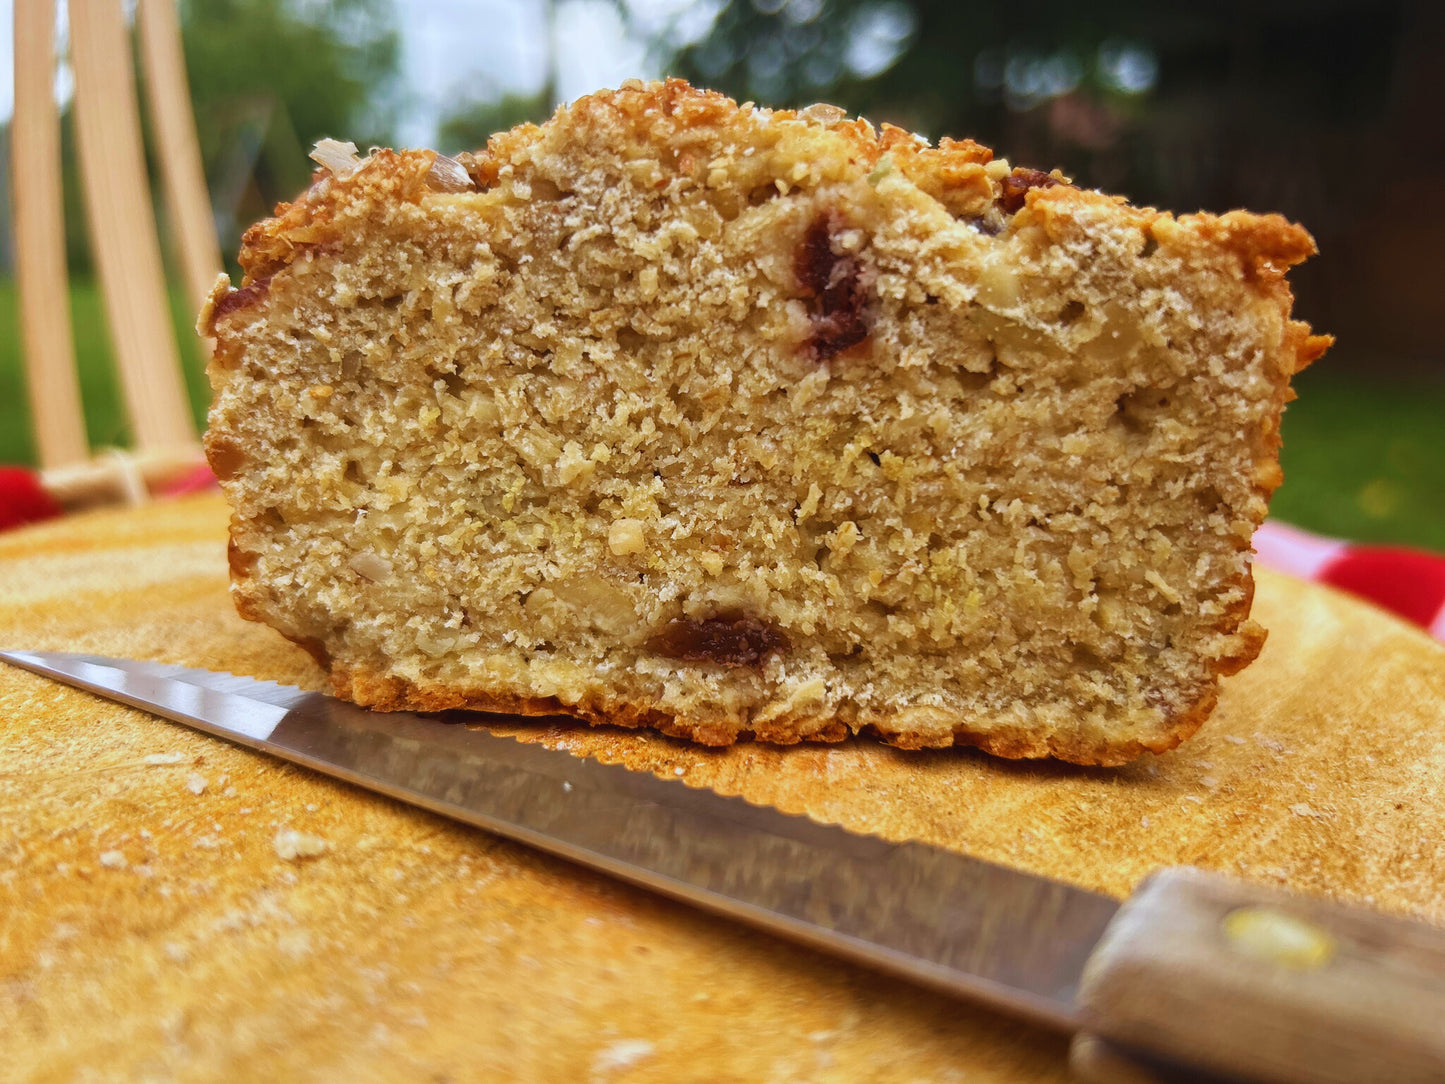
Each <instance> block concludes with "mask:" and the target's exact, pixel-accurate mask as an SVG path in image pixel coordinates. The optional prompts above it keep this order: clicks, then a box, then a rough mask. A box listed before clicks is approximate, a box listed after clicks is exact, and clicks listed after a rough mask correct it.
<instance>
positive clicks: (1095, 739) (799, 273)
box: [200, 80, 1328, 763]
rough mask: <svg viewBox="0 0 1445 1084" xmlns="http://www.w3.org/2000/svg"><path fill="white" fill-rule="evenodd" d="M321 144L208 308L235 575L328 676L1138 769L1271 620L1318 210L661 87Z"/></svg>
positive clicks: (1311, 351)
mask: <svg viewBox="0 0 1445 1084" xmlns="http://www.w3.org/2000/svg"><path fill="white" fill-rule="evenodd" d="M328 161H330V162H331V163H332V164H331V168H328V169H324V170H322V171H321V172H320V173H319V174H318V177H317V179H316V181H315V182H314V183H313V184H312V186H311V188H310V189H309V190H308V191H307V192H306V193H305V194H304V195H303V196H302V197H301V198H300V199H298V200H297V201H296V202H295V203H292V204H289V205H283V206H281V207H279V208H278V209H277V212H276V215H275V217H273V218H271V219H268V220H266V221H265V222H262V223H259V224H257V225H256V226H255V227H253V228H252V229H251V230H249V231H248V232H247V234H246V237H245V243H244V248H243V251H242V254H241V263H242V266H243V267H244V269H245V271H246V278H245V282H244V283H243V285H242V286H241V288H239V289H236V290H232V289H230V288H229V284H225V283H223V284H220V285H219V286H218V288H217V290H216V292H215V293H214V294H213V296H212V299H211V302H210V304H209V305H208V306H207V309H206V311H204V312H203V313H202V315H201V321H200V323H201V327H202V329H203V330H204V331H207V332H209V333H212V334H214V335H215V337H216V352H215V357H214V361H213V364H212V368H211V376H212V381H213V384H214V385H215V388H216V392H217V397H216V401H215V405H214V407H213V410H212V415H211V429H210V432H209V433H208V435H207V449H208V452H209V455H210V457H211V462H212V465H213V466H214V468H215V470H216V472H217V474H218V476H219V477H220V478H221V479H222V485H223V488H224V489H225V491H226V494H227V497H228V499H229V500H230V501H231V503H232V506H233V508H234V510H235V516H234V520H233V526H232V547H233V561H232V568H233V573H234V591H235V595H236V598H237V602H238V605H239V606H240V608H241V610H242V612H243V613H245V614H246V615H247V616H252V617H256V618H258V619H261V620H265V621H267V622H269V623H271V624H273V625H275V626H276V627H277V628H278V629H280V630H281V631H282V632H283V633H285V634H286V635H288V636H290V637H292V638H293V639H296V640H297V641H299V642H302V643H304V644H306V645H307V646H308V647H309V648H310V649H311V650H312V651H313V652H314V653H315V654H316V655H317V656H318V658H321V659H323V660H324V661H325V662H326V663H327V665H328V666H329V667H330V669H331V672H332V676H333V679H334V680H335V682H336V684H337V687H338V690H339V691H341V692H342V693H343V694H345V695H349V696H351V697H353V698H354V699H357V700H359V701H360V702H363V703H370V704H373V705H376V706H378V707H386V708H397V707H417V708H424V709H434V708H447V707H483V708H496V707H503V708H512V709H521V710H527V711H544V710H566V711H570V712H573V713H576V714H579V715H581V716H583V717H585V718H589V719H591V720H593V721H602V722H608V721H610V722H620V723H624V724H628V725H649V726H656V727H658V728H660V729H662V730H664V731H666V732H668V733H673V734H679V735H682V736H687V737H691V738H694V739H696V740H701V741H707V742H712V743H726V742H729V741H733V740H736V739H737V738H738V737H739V736H743V735H748V734H753V735H757V736H759V737H763V738H768V739H771V740H776V741H797V740H800V739H804V738H826V739H837V738H840V737H842V736H844V735H846V734H847V733H849V732H852V731H858V730H862V729H870V730H873V731H875V732H877V733H879V734H881V735H882V736H883V737H885V738H886V739H888V740H891V741H893V742H895V743H896V744H899V745H903V746H909V747H916V746H936V745H947V744H953V743H965V744H974V745H980V746H982V747H984V748H986V749H989V750H991V751H993V752H996V753H1001V754H1003V755H1009V756H1041V755H1055V756H1060V757H1064V758H1066V759H1070V760H1076V761H1081V762H1085V763H1118V762H1121V761H1122V760H1125V759H1129V758H1130V757H1133V756H1136V755H1138V754H1139V753H1140V752H1142V751H1144V750H1162V749H1166V748H1169V747H1170V746H1172V745H1174V744H1176V743H1177V742H1178V741H1180V740H1182V739H1183V738H1184V737H1187V736H1188V734H1190V733H1192V732H1193V730H1194V729H1195V728H1196V727H1197V726H1198V725H1199V723H1200V722H1201V721H1202V720H1203V718H1204V717H1205V715H1207V714H1208V711H1209V710H1210V707H1211V706H1212V704H1213V702H1214V698H1215V695H1216V691H1217V684H1218V678H1219V676H1220V675H1222V674H1226V673H1228V672H1230V671H1232V670H1233V669H1236V668H1238V667H1239V666H1242V665H1244V664H1245V663H1247V662H1248V661H1249V660H1251V659H1252V658H1254V656H1255V655H1256V654H1257V652H1258V650H1259V647H1260V644H1261V643H1262V641H1263V632H1262V630H1260V629H1259V628H1258V627H1257V626H1256V625H1254V624H1253V623H1252V622H1250V621H1248V620H1247V617H1248V611H1249V600H1250V596H1251V594H1252V586H1253V585H1252V580H1251V578H1250V572H1249V538H1250V535H1251V533H1252V531H1253V529H1254V528H1255V527H1256V526H1257V525H1258V524H1259V522H1260V521H1261V520H1262V519H1263V517H1264V514H1265V510H1266V504H1267V500H1268V497H1269V494H1270V493H1271V492H1272V491H1273V489H1274V488H1275V486H1276V485H1277V484H1278V483H1279V480H1280V473H1279V466H1278V457H1277V448H1278V442H1279V417H1280V412H1281V410H1282V408H1283V405H1284V403H1285V401H1286V399H1287V398H1288V397H1289V395H1290V392H1289V388H1288V382H1289V377H1290V375H1291V374H1293V373H1294V372H1296V371H1298V370H1299V369H1300V368H1302V367H1303V366H1304V365H1306V364H1308V363H1309V361H1311V360H1312V359H1313V358H1315V357H1316V356H1318V355H1319V354H1320V353H1321V352H1322V351H1323V350H1324V349H1325V347H1326V346H1327V345H1328V340H1327V339H1325V338H1322V337H1319V336H1313V335H1311V334H1310V331H1309V328H1308V327H1307V326H1306V325H1305V324H1303V323H1300V322H1298V321H1294V320H1291V319H1290V307H1291V301H1292V299H1291V295H1290V291H1289V287H1288V285H1287V283H1286V281H1285V277H1284V275H1285V271H1286V269H1287V268H1288V267H1289V266H1290V265H1292V264H1294V263H1298V262H1299V261H1301V260H1303V259H1304V258H1306V257H1307V256H1308V255H1310V254H1311V253H1312V252H1313V251H1314V245H1313V242H1312V241H1311V239H1310V237H1309V235H1308V234H1307V233H1306V232H1305V231H1304V230H1303V229H1301V228H1300V227H1298V226H1294V225H1291V224H1290V223H1288V222H1286V221H1285V220H1284V219H1282V218H1280V217H1279V216H1277V215H1265V216H1259V215H1253V214H1248V213H1244V212H1232V213H1230V214H1226V215H1222V216H1217V217H1216V216H1213V215H1202V214H1201V215H1184V216H1180V217H1177V218H1176V217H1174V216H1172V215H1170V214H1167V213H1161V212H1158V211H1155V210H1152V209H1147V208H1134V207H1130V206H1129V205H1128V204H1127V203H1126V202H1125V201H1123V200H1122V199H1120V198H1118V197H1112V196H1107V195H1103V194H1101V193H1098V192H1093V191H1089V190H1086V189H1081V188H1077V187H1075V186H1073V185H1072V184H1070V183H1068V182H1067V180H1066V179H1064V178H1063V177H1061V176H1059V175H1058V174H1044V173H1041V172H1038V171H1035V170H1024V169H1013V168H1011V167H1010V166H1009V165H1008V164H1007V163H1006V162H1002V161H997V160H995V159H994V158H993V156H992V153H991V152H990V151H989V150H988V149H987V148H984V147H981V146H979V145H978V144H976V143H973V142H970V141H961V142H960V141H953V140H943V141H941V142H940V144H939V146H937V147H933V146H929V145H928V144H927V143H926V142H924V141H923V140H921V139H919V138H918V137H916V136H913V135H911V134H909V133H906V132H903V131H902V130H900V129H897V128H894V127H891V126H887V125H885V126H883V127H882V128H881V129H879V130H875V129H874V128H873V127H872V126H871V125H869V124H868V123H867V122H866V121H862V120H849V119H847V118H845V117H844V116H843V114H842V112H841V111H839V110H837V109H834V108H832V107H826V106H815V107H812V108H810V109H807V110H803V111H800V112H796V113H794V112H786V111H777V112H773V111H768V110H763V109H756V108H753V107H751V106H742V107H739V106H737V105H736V104H735V103H733V102H731V101H730V100H728V99H727V98H725V97H722V96H721V95H718V94H712V93H708V92H705V91H700V90H695V89H693V88H691V87H689V86H687V85H686V84H684V83H682V82H680V81H676V80H672V81H668V82H666V83H656V84H648V85H643V84H628V85H626V86H624V87H623V88H622V89H620V90H618V91H616V92H609V93H600V94H597V95H593V96H590V97H587V98H583V99H581V100H579V101H578V102H576V103H574V104H573V105H571V106H569V107H567V108H565V109H562V110H559V111H558V113H557V115H556V116H555V117H554V118H553V119H552V120H551V121H549V122H548V123H547V124H546V125H544V126H542V127H540V128H539V127H535V126H531V125H523V126H521V127H519V128H517V129H514V130H513V131H511V132H508V133H504V134H502V135H499V136H496V137H494V138H493V139H492V140H491V141H490V142H489V143H488V146H487V148H486V149H485V150H484V151H479V152H476V153H474V154H463V155H459V156H457V158H455V159H448V158H441V157H438V156H437V155H436V154H434V153H433V152H430V151H403V152H393V151H387V150H382V151H377V152H374V153H373V154H372V155H371V156H370V157H369V158H367V159H365V160H364V161H356V162H354V163H352V162H349V161H345V160H342V161H336V160H335V159H334V158H333V159H328Z"/></svg>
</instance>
